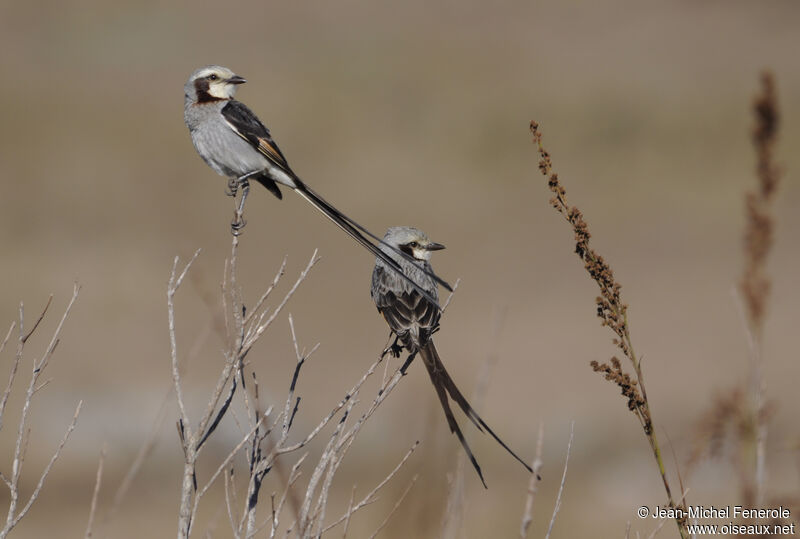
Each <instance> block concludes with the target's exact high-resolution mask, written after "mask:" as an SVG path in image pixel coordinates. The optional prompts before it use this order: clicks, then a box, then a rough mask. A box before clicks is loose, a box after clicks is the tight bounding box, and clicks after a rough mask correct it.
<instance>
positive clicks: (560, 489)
mask: <svg viewBox="0 0 800 539" xmlns="http://www.w3.org/2000/svg"><path fill="white" fill-rule="evenodd" d="M574 435H575V422H574V421H573V422H572V423H570V424H569V442H568V443H567V456H566V458H565V459H564V473H563V474H562V475H561V484H560V485H559V486H558V495H557V496H556V505H555V507H553V516H551V517H550V525H549V526H547V533H546V534H545V536H544V537H545V539H548V538H549V537H550V534H551V533H552V531H553V525H555V523H556V516H557V515H558V511H559V510H560V509H561V496H562V494H564V485H565V484H566V482H567V467H568V466H569V455H570V452H571V451H572V439H573V437H574Z"/></svg>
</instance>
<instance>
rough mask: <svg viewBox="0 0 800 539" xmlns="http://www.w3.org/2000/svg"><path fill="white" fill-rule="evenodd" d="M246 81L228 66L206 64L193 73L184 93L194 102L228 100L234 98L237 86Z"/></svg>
mask: <svg viewBox="0 0 800 539" xmlns="http://www.w3.org/2000/svg"><path fill="white" fill-rule="evenodd" d="M245 82H247V81H246V80H245V79H243V78H242V77H240V76H239V75H237V74H236V73H234V72H233V71H231V70H230V69H228V68H227V67H222V66H206V67H201V68H200V69H198V70H196V71H195V72H194V73H192V75H191V76H190V77H189V80H188V81H187V82H186V86H184V93H185V94H186V97H187V98H188V99H190V100H191V101H192V102H194V103H208V102H211V101H226V100H228V99H232V98H233V95H234V94H235V93H236V87H237V86H238V85H239V84H244V83H245Z"/></svg>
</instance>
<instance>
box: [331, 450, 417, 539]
mask: <svg viewBox="0 0 800 539" xmlns="http://www.w3.org/2000/svg"><path fill="white" fill-rule="evenodd" d="M418 446H419V441H416V442H414V444H413V445H412V446H411V448H410V449H409V450H408V451H407V452H406V454H405V455H404V456H403V458H402V459H401V460H400V462H399V463H398V464H397V466H395V467H394V470H392V471H391V472H389V475H387V476H386V477H384V478H383V481H381V482H380V483H378V485H377V486H376V487H375V488H373V489H372V490H371V491H370V492H369V494H367V495H366V496H364V497H363V498H362V499H361V501H360V502H358V503H357V504H356V505H355V506H352V509H348V510H347V512H346V513H345V514H344V515H342V516H341V517H339V519H338V520H336V521H335V522H333V523H331V524H329V525H328V526H326V527H325V528H324V529H323V530H322V533H323V534H324V533H325V532H327V531H328V530H330V529H332V528H335V527H336V526H338V525H339V524H341V523H342V522H344V521H345V520H349V519H350V516H351V515H352V514H353V513H355V512H356V511H358V510H359V509H361V508H362V507H364V506H365V505H369V504H371V503H373V502H374V501H375V500H377V498H376V497H375V495H376V494H377V493H378V491H379V490H380V489H382V488H383V487H384V486H385V485H386V483H388V482H389V481H390V480H391V479H392V477H394V476H395V475H396V474H397V472H398V471H399V470H400V468H402V467H403V464H405V463H406V461H407V460H408V459H409V457H410V456H411V454H412V453H413V452H414V450H415V449H416V448H417V447H418ZM414 477H415V478H416V476H414ZM415 480H416V479H414V481H415ZM411 484H412V485H413V484H414V483H413V481H412V483H411ZM409 488H410V487H409ZM404 496H405V495H404ZM401 501H402V498H401Z"/></svg>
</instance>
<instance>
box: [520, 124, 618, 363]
mask: <svg viewBox="0 0 800 539" xmlns="http://www.w3.org/2000/svg"><path fill="white" fill-rule="evenodd" d="M530 128H531V134H532V135H533V141H534V142H535V143H536V145H537V147H538V150H539V171H540V172H541V173H542V174H543V175H544V176H545V177H546V178H547V186H548V188H549V189H550V191H551V192H552V193H553V195H554V196H553V197H552V198H551V199H550V205H552V206H553V207H554V208H555V209H556V210H558V212H559V213H560V214H561V215H563V216H564V217H565V218H566V219H567V221H569V223H570V225H572V230H573V232H574V233H575V254H577V255H578V256H579V257H580V258H581V260H582V261H583V264H584V268H585V269H586V271H587V272H588V273H589V276H590V277H591V278H592V279H593V280H594V281H595V282H596V283H597V286H599V287H600V296H598V297H597V300H596V303H597V316H599V317H600V319H601V320H602V321H603V325H604V326H608V327H610V328H611V329H612V330H613V331H614V333H616V334H617V337H618V338H616V339H614V344H616V345H617V346H618V347H619V348H620V349H621V350H622V353H623V354H625V355H626V356H627V357H629V358H631V351H630V345H629V335H628V321H627V309H628V306H627V305H626V304H624V303H622V300H621V299H620V290H621V289H622V285H620V284H619V283H618V282H617V281H616V280H615V279H614V272H613V271H612V270H611V266H609V265H608V263H607V262H606V261H605V260H604V259H603V257H602V256H600V255H599V254H598V253H597V252H596V251H595V250H594V249H592V248H591V247H590V246H589V240H590V239H591V237H592V235H591V233H590V232H589V225H587V224H586V221H585V220H584V218H583V213H581V210H579V209H578V208H577V207H575V206H570V205H569V204H567V191H566V190H565V189H564V187H563V186H562V185H561V184H560V183H559V181H558V174H556V173H555V172H553V162H552V160H551V159H550V154H549V153H548V152H547V150H545V149H544V147H543V146H542V134H541V132H540V131H539V124H538V123H536V122H531V127H530ZM631 359H632V358H631Z"/></svg>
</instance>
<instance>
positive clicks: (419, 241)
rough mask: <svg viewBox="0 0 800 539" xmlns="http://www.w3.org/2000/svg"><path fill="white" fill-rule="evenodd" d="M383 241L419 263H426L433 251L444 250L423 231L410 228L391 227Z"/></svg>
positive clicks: (442, 246)
mask: <svg viewBox="0 0 800 539" xmlns="http://www.w3.org/2000/svg"><path fill="white" fill-rule="evenodd" d="M383 241H384V242H385V243H387V244H388V245H391V246H392V247H394V248H395V249H398V250H400V251H402V252H403V253H405V254H407V255H408V256H410V257H412V258H413V259H414V260H419V261H428V260H430V259H431V253H432V252H433V251H440V250H442V249H444V245H442V244H441V243H436V242H433V241H431V240H429V239H428V236H426V235H425V233H424V232H423V231H421V230H418V229H416V228H412V227H410V226H393V227H391V228H390V229H389V230H387V231H386V235H385V236H384V237H383Z"/></svg>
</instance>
